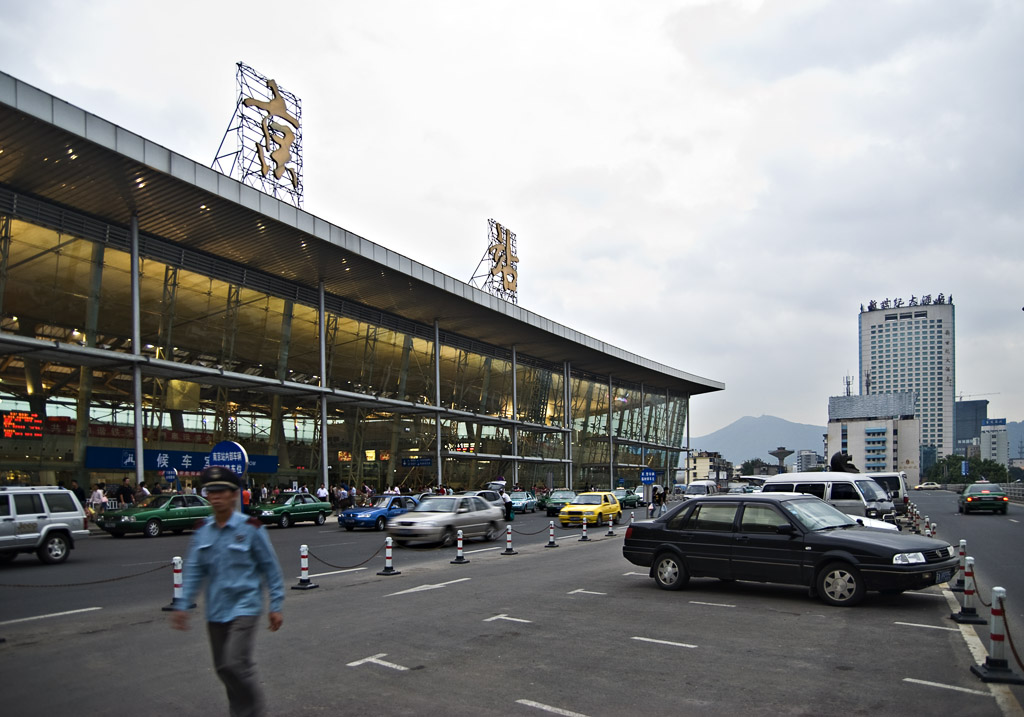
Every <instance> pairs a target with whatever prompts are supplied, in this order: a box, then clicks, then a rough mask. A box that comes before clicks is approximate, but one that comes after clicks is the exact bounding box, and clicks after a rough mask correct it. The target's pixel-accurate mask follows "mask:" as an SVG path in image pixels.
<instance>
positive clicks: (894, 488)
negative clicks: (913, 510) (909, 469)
mask: <svg viewBox="0 0 1024 717" xmlns="http://www.w3.org/2000/svg"><path fill="white" fill-rule="evenodd" d="M864 475H866V476H867V477H868V478H871V479H872V480H873V481H875V483H877V484H878V485H880V486H882V487H883V488H885V490H886V492H887V493H888V494H889V497H890V498H892V504H893V505H894V506H895V507H896V515H906V514H907V510H908V508H909V507H910V493H909V491H908V486H907V474H906V473H904V472H903V471H898V472H893V473H865V474H864Z"/></svg>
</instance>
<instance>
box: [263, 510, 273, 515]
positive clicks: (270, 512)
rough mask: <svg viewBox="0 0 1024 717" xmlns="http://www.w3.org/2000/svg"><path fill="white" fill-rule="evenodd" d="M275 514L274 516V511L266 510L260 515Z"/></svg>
mask: <svg viewBox="0 0 1024 717" xmlns="http://www.w3.org/2000/svg"><path fill="white" fill-rule="evenodd" d="M273 514H274V511H272V510H265V511H263V512H262V513H260V515H273Z"/></svg>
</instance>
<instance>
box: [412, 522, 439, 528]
mask: <svg viewBox="0 0 1024 717" xmlns="http://www.w3.org/2000/svg"><path fill="white" fill-rule="evenodd" d="M416 525H418V526H419V527H421V528H436V527H437V522H436V521H433V520H421V521H420V522H419V523H417V524H416Z"/></svg>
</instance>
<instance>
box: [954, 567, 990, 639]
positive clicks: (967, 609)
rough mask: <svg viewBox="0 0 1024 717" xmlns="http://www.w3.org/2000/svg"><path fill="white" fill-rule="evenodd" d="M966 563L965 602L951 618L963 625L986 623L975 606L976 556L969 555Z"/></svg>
mask: <svg viewBox="0 0 1024 717" xmlns="http://www.w3.org/2000/svg"><path fill="white" fill-rule="evenodd" d="M964 565H965V567H964V604H963V607H961V608H960V612H957V613H953V614H952V615H950V618H952V619H953V620H955V621H956V622H958V623H960V624H961V625H964V624H967V625H984V624H985V618H983V617H981V616H980V615H979V614H978V611H977V610H976V609H975V607H974V558H972V557H971V556H969V555H968V556H967V559H966V560H965V562H964Z"/></svg>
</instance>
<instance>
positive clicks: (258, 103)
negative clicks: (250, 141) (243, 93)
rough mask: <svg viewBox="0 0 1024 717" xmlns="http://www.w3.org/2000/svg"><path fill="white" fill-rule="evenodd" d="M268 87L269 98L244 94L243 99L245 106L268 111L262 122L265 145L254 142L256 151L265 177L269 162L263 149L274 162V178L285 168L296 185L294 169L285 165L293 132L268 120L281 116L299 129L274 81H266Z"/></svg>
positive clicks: (288, 157) (280, 175)
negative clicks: (275, 146)
mask: <svg viewBox="0 0 1024 717" xmlns="http://www.w3.org/2000/svg"><path fill="white" fill-rule="evenodd" d="M267 88H268V89H270V92H271V93H272V96H271V98H270V99H269V100H257V99H254V98H252V97H246V98H245V100H244V101H243V104H244V105H245V106H246V107H256V108H257V109H261V110H263V111H264V112H266V113H267V114H266V116H264V117H263V122H262V123H261V125H262V127H263V141H264V143H265V144H262V145H261V144H260V143H259V142H257V143H256V151H257V152H258V153H259V155H260V168H261V170H262V174H263V176H264V177H266V176H267V172H268V171H270V165H268V164H267V159H266V155H264V149H266V153H267V154H269V155H270V158H271V159H272V160H273V161H274V177H275V178H276V179H280V178H281V177H282V176H283V175H284V173H285V172H286V171H287V172H288V176H289V177H291V180H292V186H293V187H296V188H298V186H299V178H298V176H297V175H296V174H295V170H294V169H292V168H291V167H286V166H285V165H286V164H288V162H290V161H291V159H292V154H291V146H292V143H293V142H295V133H294V132H293V131H292V130H291V128H290V127H288V126H287V125H283V124H280V123H279V122H271V121H270V120H271V118H273V117H280V118H281V119H283V120H284V121H285V122H288V124H290V125H291V126H292V127H294V128H295V129H298V128H299V121H298V120H297V119H296V118H295V117H294V116H292V114H291V113H290V112H288V108H287V107H286V106H285V103H284V97H282V96H281V92H280V91H279V90H278V89H277V82H275V81H274V80H267ZM272 144H273V145H277V149H274V150H272V149H271V145H272Z"/></svg>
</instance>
